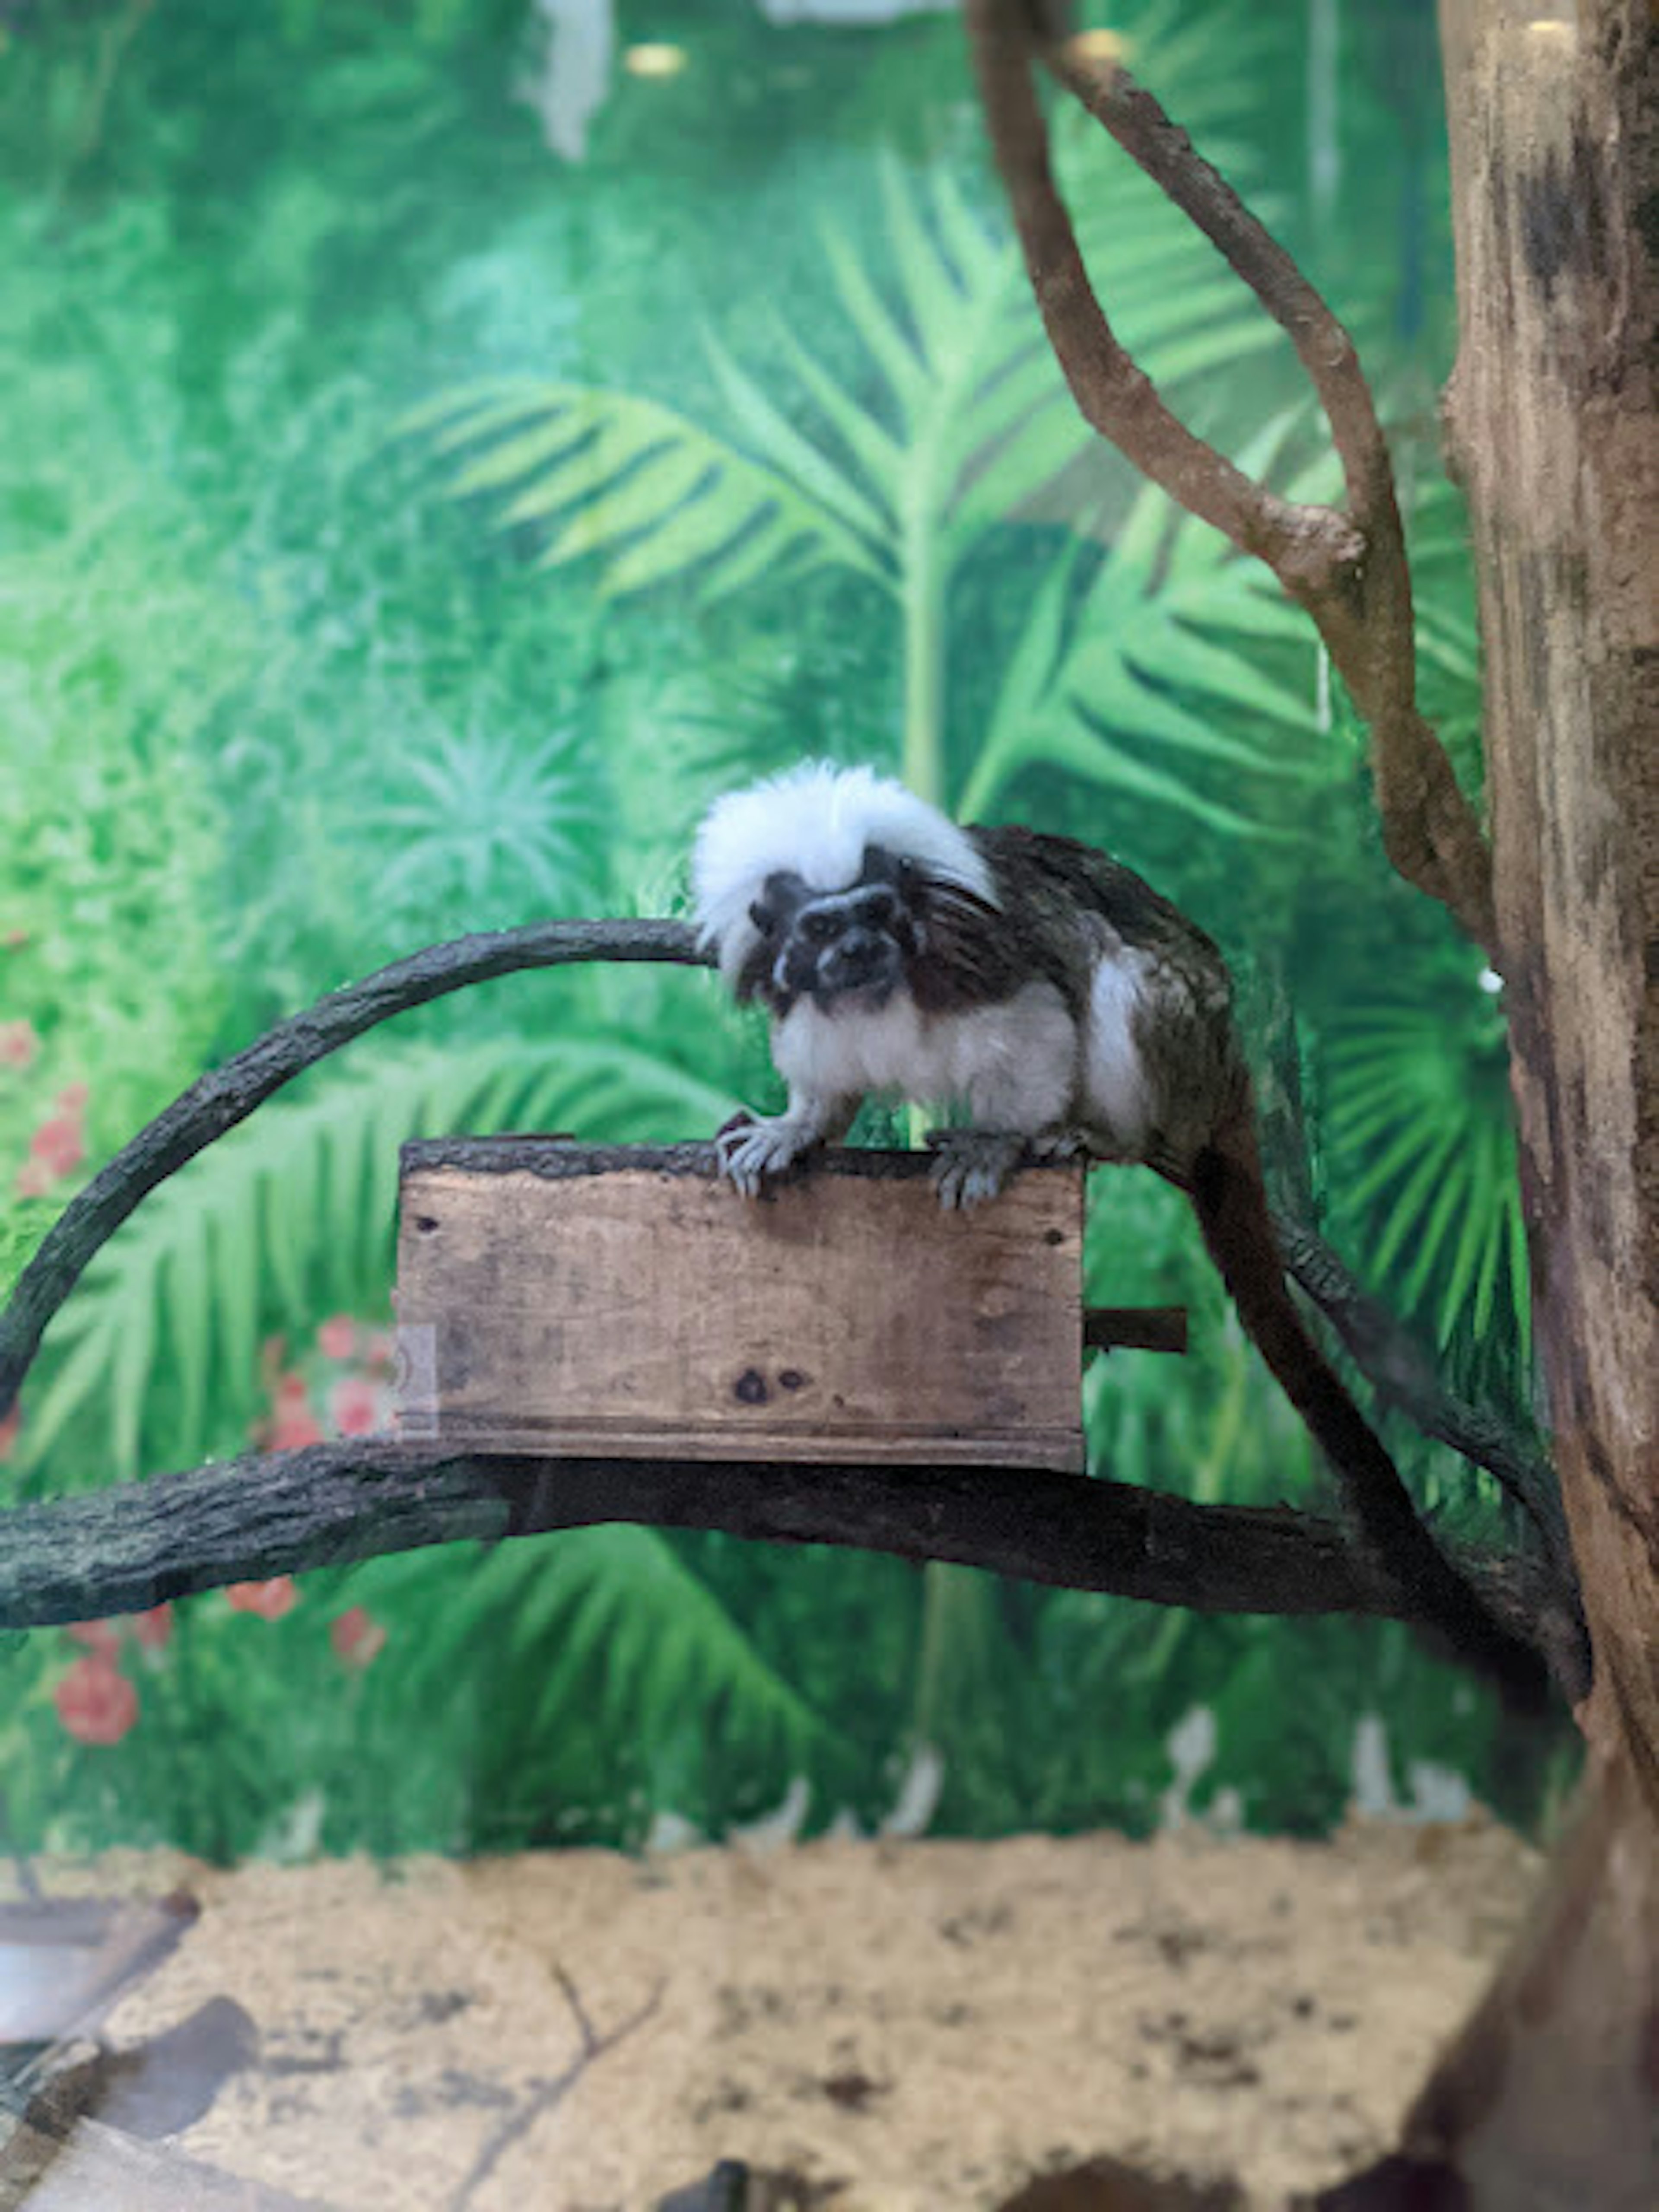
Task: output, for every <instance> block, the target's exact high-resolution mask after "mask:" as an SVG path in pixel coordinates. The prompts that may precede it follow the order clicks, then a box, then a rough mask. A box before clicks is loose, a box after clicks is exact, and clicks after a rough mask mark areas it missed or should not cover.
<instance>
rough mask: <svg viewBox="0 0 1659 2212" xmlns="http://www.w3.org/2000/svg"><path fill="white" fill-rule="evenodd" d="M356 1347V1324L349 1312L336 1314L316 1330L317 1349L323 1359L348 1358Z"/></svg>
mask: <svg viewBox="0 0 1659 2212" xmlns="http://www.w3.org/2000/svg"><path fill="white" fill-rule="evenodd" d="M356 1348H357V1324H356V1322H355V1321H353V1319H352V1318H351V1316H350V1315H349V1314H336V1315H335V1316H334V1317H333V1319H332V1320H331V1321H325V1322H324V1323H323V1325H322V1327H321V1328H319V1330H318V1332H317V1349H318V1351H319V1352H321V1353H322V1355H323V1357H324V1358H325V1359H349V1358H350V1357H351V1355H352V1353H353V1352H355V1351H356Z"/></svg>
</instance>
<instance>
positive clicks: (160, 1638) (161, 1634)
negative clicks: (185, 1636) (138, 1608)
mask: <svg viewBox="0 0 1659 2212" xmlns="http://www.w3.org/2000/svg"><path fill="white" fill-rule="evenodd" d="M127 1625H128V1626H129V1627H130V1628H131V1631H132V1634H133V1640H134V1642H135V1643H137V1644H142V1645H143V1648H144V1650H146V1651H159V1650H161V1648H162V1646H163V1645H164V1644H167V1642H168V1641H169V1640H170V1638H172V1635H173V1607H172V1606H171V1605H170V1604H167V1605H153V1606H151V1607H150V1609H149V1612H148V1613H134V1614H133V1615H132V1618H131V1620H130V1621H129V1622H128V1624H127Z"/></svg>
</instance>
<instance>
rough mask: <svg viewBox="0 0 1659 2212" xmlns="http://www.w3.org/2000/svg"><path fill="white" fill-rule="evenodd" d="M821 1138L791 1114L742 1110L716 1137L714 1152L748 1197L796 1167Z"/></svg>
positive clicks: (724, 1168) (729, 1176)
mask: <svg viewBox="0 0 1659 2212" xmlns="http://www.w3.org/2000/svg"><path fill="white" fill-rule="evenodd" d="M817 1141H818V1138H817V1131H816V1130H815V1129H811V1128H808V1127H805V1126H804V1125H803V1124H802V1123H801V1122H799V1121H791V1120H790V1118H789V1116H788V1115H787V1114H779V1115H775V1116H773V1117H771V1118H770V1119H768V1118H766V1117H764V1116H763V1115H755V1114H739V1115H734V1116H733V1118H732V1120H731V1121H728V1122H727V1123H726V1127H724V1128H723V1129H722V1130H720V1133H719V1134H718V1135H717V1136H716V1137H715V1139H714V1152H715V1157H716V1158H718V1160H719V1162H720V1173H721V1174H722V1175H723V1176H726V1178H727V1180H728V1181H729V1182H733V1183H735V1184H736V1186H737V1188H738V1189H739V1190H740V1191H741V1192H742V1193H743V1194H744V1197H745V1198H756V1197H758V1196H759V1194H760V1189H761V1186H762V1184H763V1183H764V1182H768V1181H769V1179H770V1178H771V1177H772V1176H781V1175H782V1174H784V1173H785V1172H786V1171H787V1170H788V1169H790V1168H792V1167H793V1166H794V1164H795V1163H796V1161H797V1160H799V1159H803V1158H805V1155H806V1154H807V1153H808V1152H811V1149H812V1147H813V1146H814V1145H816V1144H817Z"/></svg>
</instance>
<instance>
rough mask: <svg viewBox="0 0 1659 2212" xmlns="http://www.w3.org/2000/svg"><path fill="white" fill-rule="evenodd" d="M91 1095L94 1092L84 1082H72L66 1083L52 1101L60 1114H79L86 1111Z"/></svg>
mask: <svg viewBox="0 0 1659 2212" xmlns="http://www.w3.org/2000/svg"><path fill="white" fill-rule="evenodd" d="M91 1096H92V1092H91V1091H89V1090H88V1087H87V1085H85V1084H84V1083H70V1084H65V1085H64V1088H63V1090H61V1091H59V1092H58V1096H57V1097H56V1098H54V1099H53V1101H52V1103H53V1105H54V1106H56V1107H57V1109H58V1112H59V1113H60V1114H68V1115H81V1114H84V1113H85V1111H86V1109H87V1101H88V1098H90V1097H91Z"/></svg>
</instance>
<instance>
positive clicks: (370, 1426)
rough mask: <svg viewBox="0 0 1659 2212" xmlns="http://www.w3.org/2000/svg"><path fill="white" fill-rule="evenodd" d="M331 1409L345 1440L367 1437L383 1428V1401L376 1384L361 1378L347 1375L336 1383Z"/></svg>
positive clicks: (330, 1404) (330, 1402)
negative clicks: (381, 1425) (381, 1416)
mask: <svg viewBox="0 0 1659 2212" xmlns="http://www.w3.org/2000/svg"><path fill="white" fill-rule="evenodd" d="M329 1409H330V1411H331V1413H332V1414H333V1416H334V1425H335V1427H336V1428H337V1430H338V1431H340V1434H341V1435H342V1436H343V1437H367V1436H369V1435H372V1434H373V1432H374V1430H375V1429H376V1428H377V1427H378V1426H379V1425H380V1401H379V1398H378V1396H377V1395H376V1392H375V1389H374V1384H373V1383H370V1382H368V1381H366V1380H365V1379H364V1377H363V1376H361V1375H348V1376H345V1377H344V1379H343V1381H341V1382H338V1383H336V1384H335V1386H334V1392H333V1395H332V1397H331V1399H330V1401H329Z"/></svg>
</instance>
